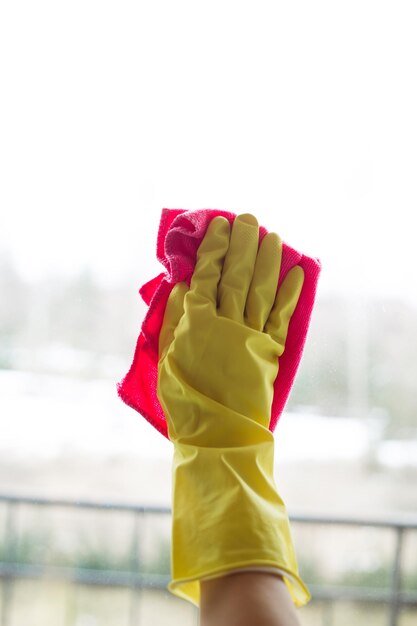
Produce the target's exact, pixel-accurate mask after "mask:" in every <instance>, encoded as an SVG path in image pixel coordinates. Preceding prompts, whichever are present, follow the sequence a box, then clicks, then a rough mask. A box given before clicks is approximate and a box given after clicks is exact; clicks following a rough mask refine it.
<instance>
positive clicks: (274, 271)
mask: <svg viewBox="0 0 417 626" xmlns="http://www.w3.org/2000/svg"><path fill="white" fill-rule="evenodd" d="M281 256H282V242H281V239H280V237H278V235H277V234H276V233H268V234H267V235H265V237H264V238H263V239H262V241H261V245H260V246H259V251H258V256H257V257H256V265H255V271H254V273H253V278H252V283H251V285H250V289H249V294H248V299H247V302H246V322H247V324H248V325H249V326H250V327H251V328H254V329H255V330H259V331H263V329H264V326H265V324H266V322H267V320H268V317H269V314H270V312H271V309H272V307H273V304H274V301H275V295H276V292H277V285H278V277H279V272H280V269H281Z"/></svg>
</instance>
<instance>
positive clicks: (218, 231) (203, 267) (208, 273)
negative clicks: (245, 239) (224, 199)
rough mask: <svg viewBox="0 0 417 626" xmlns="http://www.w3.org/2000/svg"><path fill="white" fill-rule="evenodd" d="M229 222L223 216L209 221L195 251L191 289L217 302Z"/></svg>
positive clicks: (227, 245) (227, 240) (228, 236)
mask: <svg viewBox="0 0 417 626" xmlns="http://www.w3.org/2000/svg"><path fill="white" fill-rule="evenodd" d="M229 238H230V224H229V222H228V220H227V219H226V218H225V217H221V216H218V217H215V218H214V219H212V221H211V222H210V224H209V226H208V228H207V231H206V234H205V235H204V239H203V241H202V242H201V244H200V247H199V248H198V251H197V262H196V266H195V269H194V272H193V276H192V279H191V290H192V291H195V292H196V293H198V294H199V295H200V296H202V297H203V298H207V299H208V300H210V301H211V302H212V303H213V304H214V305H215V306H216V304H217V285H218V284H219V280H220V276H221V272H222V267H223V260H224V257H225V255H226V252H227V249H228V247H229Z"/></svg>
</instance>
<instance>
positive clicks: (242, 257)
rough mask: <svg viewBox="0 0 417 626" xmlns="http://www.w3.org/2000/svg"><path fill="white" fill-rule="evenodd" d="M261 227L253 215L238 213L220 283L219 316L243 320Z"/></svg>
mask: <svg viewBox="0 0 417 626" xmlns="http://www.w3.org/2000/svg"><path fill="white" fill-rule="evenodd" d="M258 241H259V229H258V222H257V220H256V218H255V217H254V216H253V215H249V214H244V215H238V216H237V217H236V218H235V221H234V223H233V228H232V234H231V236H230V244H229V249H228V251H227V254H226V258H225V260H224V265H223V273H222V277H221V280H220V284H219V315H221V316H223V317H228V318H229V319H232V320H235V321H238V322H243V317H244V312H245V305H246V298H247V295H248V291H249V286H250V283H251V280H252V276H253V270H254V267H255V261H256V254H257V252H258Z"/></svg>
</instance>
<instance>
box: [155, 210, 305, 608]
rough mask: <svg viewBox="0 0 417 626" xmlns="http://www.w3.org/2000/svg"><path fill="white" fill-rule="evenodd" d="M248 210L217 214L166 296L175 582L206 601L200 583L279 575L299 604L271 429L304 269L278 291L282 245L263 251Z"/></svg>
mask: <svg viewBox="0 0 417 626" xmlns="http://www.w3.org/2000/svg"><path fill="white" fill-rule="evenodd" d="M258 241H259V229H258V223H257V221H256V219H255V218H254V217H253V216H252V215H240V216H238V217H237V218H236V219H235V221H234V223H233V228H232V231H231V232H230V225H229V222H228V221H227V220H226V219H225V218H223V217H216V218H214V219H213V220H212V222H211V223H210V225H209V227H208V229H207V232H206V235H205V237H204V239H203V241H202V243H201V245H200V247H199V250H198V254H197V263H196V267H195V270H194V274H193V277H192V280H191V285H190V288H189V289H188V286H187V284H185V283H179V284H178V285H176V286H175V288H174V289H173V291H172V293H171V296H170V298H169V300H168V303H167V307H166V311H165V317H164V322H163V325H162V329H161V333H160V359H159V371H158V397H159V400H160V402H161V404H162V407H163V409H164V412H165V416H166V419H167V422H168V433H169V437H170V439H171V441H172V442H173V444H174V460H173V502H172V511H173V521H172V581H171V583H170V585H169V589H170V590H171V591H172V592H173V593H174V594H176V595H178V596H180V597H183V598H186V599H188V600H190V601H191V602H193V603H195V604H197V605H198V604H199V599H200V581H201V580H202V579H207V578H211V577H215V576H219V575H222V574H225V573H230V572H233V571H236V570H241V569H250V570H254V569H255V570H256V569H261V570H267V571H272V572H276V573H277V574H280V575H282V576H283V578H284V581H285V582H286V584H287V586H288V588H289V591H290V593H291V596H292V598H293V601H294V603H295V604H296V605H297V606H301V605H303V604H305V603H306V602H307V601H308V600H309V599H310V595H309V592H308V590H307V588H306V587H305V585H304V583H303V582H302V580H301V579H300V577H299V574H298V568H297V562H296V557H295V553H294V548H293V543H292V539H291V533H290V525H289V520H288V515H287V512H286V509H285V505H284V503H283V501H282V500H281V498H280V496H279V494H278V492H277V489H276V486H275V483H274V477H273V468H274V438H273V435H272V433H271V432H270V431H269V429H268V424H269V419H270V413H271V405H272V399H273V393H274V391H273V384H274V380H275V378H276V376H277V373H278V363H279V357H280V355H282V353H283V351H284V348H285V340H286V336H287V332H288V325H289V322H290V319H291V315H292V314H293V312H294V309H295V307H296V305H297V301H298V297H299V295H300V292H301V289H302V285H303V279H304V273H303V270H302V268H301V267H298V266H296V267H295V268H293V269H292V270H290V272H288V274H287V276H286V278H285V280H284V281H283V283H282V285H281V286H280V289H279V291H278V293H277V294H276V291H277V283H278V276H279V271H280V264H281V253H282V243H281V241H280V239H279V237H278V236H277V235H276V234H275V233H269V234H267V235H266V236H265V237H264V239H263V240H262V243H261V245H260V246H259V250H258Z"/></svg>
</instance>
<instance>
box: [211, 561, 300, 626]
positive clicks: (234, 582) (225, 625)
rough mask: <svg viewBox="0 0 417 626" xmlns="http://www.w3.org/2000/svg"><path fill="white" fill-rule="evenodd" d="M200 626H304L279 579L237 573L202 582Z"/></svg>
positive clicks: (261, 574) (266, 574) (283, 584)
mask: <svg viewBox="0 0 417 626" xmlns="http://www.w3.org/2000/svg"><path fill="white" fill-rule="evenodd" d="M200 626H301V622H300V621H299V619H298V614H297V609H296V608H295V607H294V604H293V602H292V600H291V597H290V594H289V592H288V590H287V587H286V585H285V583H284V581H283V580H282V578H280V577H279V576H275V575H273V574H268V573H264V572H238V573H234V574H230V575H227V576H222V577H220V578H214V579H212V580H207V581H203V582H201V602H200Z"/></svg>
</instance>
